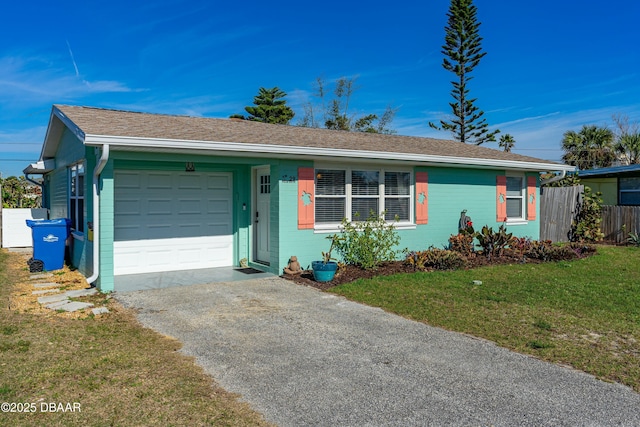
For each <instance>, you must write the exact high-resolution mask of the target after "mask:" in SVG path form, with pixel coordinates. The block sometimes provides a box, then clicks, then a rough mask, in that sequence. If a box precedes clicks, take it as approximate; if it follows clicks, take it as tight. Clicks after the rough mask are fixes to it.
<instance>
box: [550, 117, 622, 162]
mask: <svg viewBox="0 0 640 427" xmlns="http://www.w3.org/2000/svg"><path fill="white" fill-rule="evenodd" d="M562 150H563V151H564V154H563V155H562V160H563V161H564V162H565V163H567V164H568V165H573V166H577V167H578V169H581V170H585V169H593V168H606V167H608V166H611V165H612V164H613V162H614V161H615V160H616V155H615V148H614V145H613V132H612V131H611V130H610V129H608V128H606V127H599V126H596V125H584V126H582V129H580V132H575V131H572V130H570V131H567V132H565V133H564V135H563V137H562Z"/></svg>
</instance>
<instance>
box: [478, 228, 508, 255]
mask: <svg viewBox="0 0 640 427" xmlns="http://www.w3.org/2000/svg"><path fill="white" fill-rule="evenodd" d="M477 238H478V246H480V247H481V248H482V253H483V254H484V256H486V257H487V258H492V257H500V256H502V254H503V252H504V250H505V249H506V248H507V247H509V246H510V245H511V243H512V239H513V233H507V227H505V226H504V224H502V225H501V226H500V227H499V228H498V231H496V232H494V231H493V228H491V227H488V226H486V225H485V226H484V227H482V231H481V232H479V233H477Z"/></svg>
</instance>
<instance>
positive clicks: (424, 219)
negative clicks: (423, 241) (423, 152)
mask: <svg viewBox="0 0 640 427" xmlns="http://www.w3.org/2000/svg"><path fill="white" fill-rule="evenodd" d="M428 196H429V175H428V174H427V172H416V224H427V223H428V222H429V197H428Z"/></svg>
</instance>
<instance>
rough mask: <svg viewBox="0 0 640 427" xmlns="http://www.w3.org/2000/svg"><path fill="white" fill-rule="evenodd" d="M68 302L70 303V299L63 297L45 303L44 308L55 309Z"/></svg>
mask: <svg viewBox="0 0 640 427" xmlns="http://www.w3.org/2000/svg"><path fill="white" fill-rule="evenodd" d="M69 303H71V301H70V300H68V299H65V300H62V301H56V302H52V303H51V304H47V305H45V307H46V308H49V309H51V310H57V309H59V308H60V307H62V306H63V305H67V304H69Z"/></svg>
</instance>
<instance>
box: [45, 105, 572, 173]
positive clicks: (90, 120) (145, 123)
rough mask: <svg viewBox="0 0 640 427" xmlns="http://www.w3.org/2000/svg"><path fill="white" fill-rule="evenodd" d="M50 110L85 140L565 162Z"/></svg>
mask: <svg viewBox="0 0 640 427" xmlns="http://www.w3.org/2000/svg"><path fill="white" fill-rule="evenodd" d="M56 110H57V111H56ZM53 113H54V114H56V115H58V116H60V114H59V113H62V116H66V118H67V119H68V120H69V121H71V122H72V123H73V124H74V125H75V126H76V127H77V128H78V130H79V131H80V136H81V137H84V139H85V143H88V142H87V141H88V140H89V139H90V137H91V136H104V137H114V138H117V137H122V138H141V139H147V140H163V141H167V140H169V141H171V140H173V141H183V142H184V141H195V142H198V143H201V144H200V146H201V147H205V148H207V149H209V148H214V146H215V145H216V144H219V143H235V144H247V145H251V146H252V147H254V149H255V147H256V145H259V146H262V147H264V148H265V149H268V148H269V146H279V147H283V146H284V147H291V148H292V149H293V148H296V149H305V148H308V149H309V150H310V152H316V153H317V152H320V151H318V150H317V149H326V150H345V152H351V153H356V152H358V153H362V152H365V153H368V152H375V153H382V154H384V153H388V154H389V157H390V158H393V157H394V155H399V154H402V155H404V156H405V157H407V155H410V156H411V155H415V156H416V158H417V157H420V156H434V157H442V158H445V157H446V158H449V159H450V158H459V159H460V162H459V163H462V164H464V162H465V160H470V159H486V160H490V161H492V163H496V164H500V163H502V162H506V163H509V164H511V163H512V162H518V163H520V162H522V163H535V164H537V167H538V168H539V169H540V170H560V169H567V166H566V165H561V164H559V163H555V162H551V161H548V160H541V159H538V158H534V157H528V156H522V155H519V154H514V153H507V152H504V151H501V150H495V149H491V148H486V147H482V146H477V145H470V144H464V143H460V142H456V141H451V140H443V139H433V138H422V137H415V136H399V135H384V134H374V133H363V132H347V131H336V130H327V129H318V128H305V127H299V126H287V125H274V124H265V123H259V122H254V121H247V120H238V119H235V120H234V119H217V118H205V117H189V116H176V115H165V114H149V113H138V112H131V111H121V110H110V109H103V108H93V107H81V106H68V105H55V106H54V109H53ZM50 126H51V124H50ZM45 143H46V141H45ZM238 146H241V145H238ZM312 150H315V151H312ZM392 153H393V154H394V155H392ZM354 157H357V156H356V155H354ZM449 163H451V162H449ZM542 166H548V167H542Z"/></svg>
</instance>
